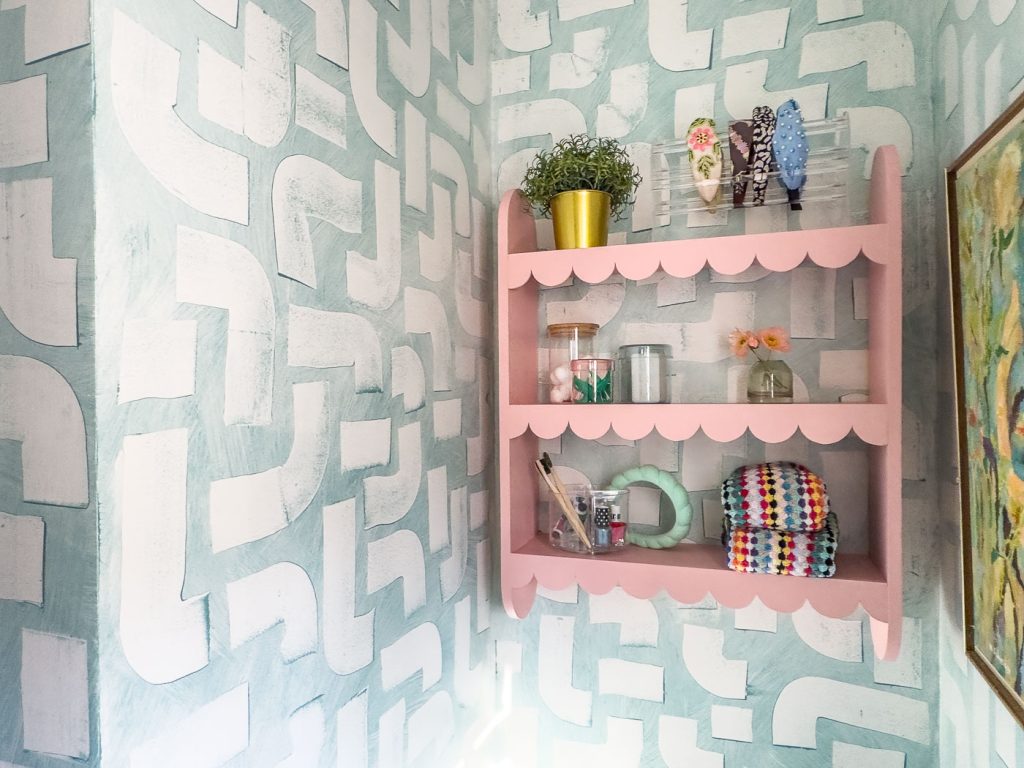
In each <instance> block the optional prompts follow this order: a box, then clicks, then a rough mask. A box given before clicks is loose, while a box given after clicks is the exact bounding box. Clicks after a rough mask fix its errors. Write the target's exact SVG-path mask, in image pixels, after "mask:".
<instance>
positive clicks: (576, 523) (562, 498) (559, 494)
mask: <svg viewBox="0 0 1024 768" xmlns="http://www.w3.org/2000/svg"><path fill="white" fill-rule="evenodd" d="M533 465H534V466H535V467H536V468H537V471H538V472H539V473H540V476H541V477H542V478H544V482H545V484H546V485H547V487H548V490H549V491H550V492H551V495H552V496H554V497H555V501H556V502H558V506H559V507H561V509H562V514H563V515H564V516H565V519H566V520H568V521H569V525H571V526H572V529H573V530H574V531H576V535H577V536H579V537H580V541H582V542H583V544H584V546H586V548H587V550H588V551H590V552H593V551H594V545H593V544H591V543H590V537H589V536H587V529H586V528H585V527H584V526H583V521H582V520H580V516H579V515H578V514H576V510H575V509H573V506H572V504H570V503H569V499H568V497H567V496H566V495H565V493H564V491H560V490H559V489H558V487H557V486H556V483H558V482H559V481H558V476H557V475H555V474H554V473H553V472H552V471H551V470H550V468H549V467H546V466H544V463H543V462H542V461H541V460H540V459H537V460H536V461H535V462H533ZM552 478H553V479H552ZM559 484H560V483H559Z"/></svg>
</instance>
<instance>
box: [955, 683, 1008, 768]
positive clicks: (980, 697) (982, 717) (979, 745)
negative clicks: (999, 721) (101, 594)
mask: <svg viewBox="0 0 1024 768" xmlns="http://www.w3.org/2000/svg"><path fill="white" fill-rule="evenodd" d="M969 685H970V693H969V694H968V701H970V702H971V708H970V709H971V712H970V717H969V719H968V720H967V721H966V722H964V723H963V725H964V726H966V727H967V728H968V729H969V732H970V743H971V765H985V763H986V762H988V763H989V765H991V762H990V761H991V759H992V756H991V754H990V750H991V746H990V742H989V729H990V728H991V724H992V715H991V711H992V708H993V707H1002V706H1003V704H1002V702H1000V701H999V700H998V699H996V697H995V696H993V695H992V689H991V688H990V687H989V684H988V683H987V682H986V681H985V678H983V677H982V676H981V675H978V674H974V675H971V676H970V677H969Z"/></svg>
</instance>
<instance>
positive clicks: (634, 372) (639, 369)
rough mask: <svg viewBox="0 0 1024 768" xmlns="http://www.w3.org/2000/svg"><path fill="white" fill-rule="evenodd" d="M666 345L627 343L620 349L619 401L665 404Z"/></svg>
mask: <svg viewBox="0 0 1024 768" xmlns="http://www.w3.org/2000/svg"><path fill="white" fill-rule="evenodd" d="M671 357H672V347H671V346H669V345H668V344H626V345H624V346H621V347H619V366H618V371H619V386H618V393H619V402H623V403H668V402H670V401H671V399H672V398H671V393H670V392H669V385H668V361H669V360H670V359H671Z"/></svg>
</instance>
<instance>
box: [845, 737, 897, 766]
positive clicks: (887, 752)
mask: <svg viewBox="0 0 1024 768" xmlns="http://www.w3.org/2000/svg"><path fill="white" fill-rule="evenodd" d="M906 764H907V755H906V753H904V752H897V751H895V750H892V749H875V748H872V747H862V746H861V745H860V744H847V743H845V742H842V741H833V742H832V768H864V766H871V768H905V766H906Z"/></svg>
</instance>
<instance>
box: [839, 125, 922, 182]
mask: <svg viewBox="0 0 1024 768" xmlns="http://www.w3.org/2000/svg"><path fill="white" fill-rule="evenodd" d="M837 112H838V114H839V115H846V116H847V117H848V118H849V120H850V146H851V147H860V148H861V149H865V150H867V157H866V158H865V159H864V178H865V179H869V178H871V167H872V165H873V163H874V159H875V150H877V149H878V148H879V147H880V146H883V145H885V144H893V145H895V147H896V152H897V155H898V156H899V158H900V166H901V167H902V169H903V175H904V176H906V175H907V173H908V172H909V171H910V166H911V164H912V163H913V162H914V134H913V131H912V130H911V128H910V122H909V121H908V120H907V118H906V117H904V116H903V114H902V113H901V112H897V111H896V110H895V109H890V108H889V107H850V108H848V109H840V110H837Z"/></svg>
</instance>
